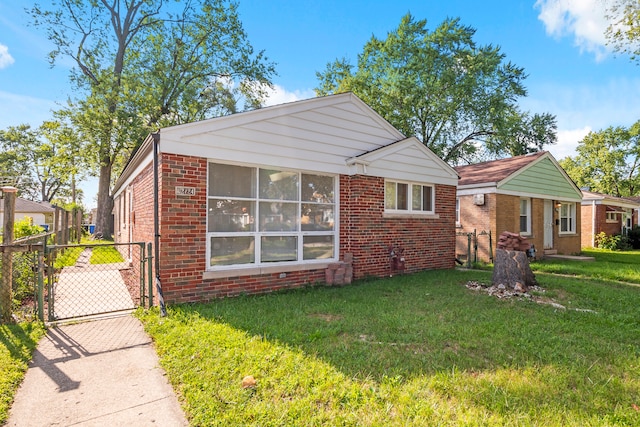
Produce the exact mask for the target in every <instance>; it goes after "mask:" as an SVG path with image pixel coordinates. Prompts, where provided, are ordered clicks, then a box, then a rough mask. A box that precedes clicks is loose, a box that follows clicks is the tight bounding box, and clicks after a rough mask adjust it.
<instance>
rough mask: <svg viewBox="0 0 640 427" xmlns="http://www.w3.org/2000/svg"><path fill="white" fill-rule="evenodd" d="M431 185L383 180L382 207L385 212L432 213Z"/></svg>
mask: <svg viewBox="0 0 640 427" xmlns="http://www.w3.org/2000/svg"><path fill="white" fill-rule="evenodd" d="M434 197H435V195H434V190H433V186H432V185H426V184H418V183H410V182H398V181H385V186H384V208H385V211H387V212H406V213H409V212H411V213H434Z"/></svg>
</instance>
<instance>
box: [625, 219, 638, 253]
mask: <svg viewBox="0 0 640 427" xmlns="http://www.w3.org/2000/svg"><path fill="white" fill-rule="evenodd" d="M627 236H628V237H629V243H631V247H632V248H633V249H640V226H638V225H634V226H633V228H632V229H631V230H629V232H628V233H627Z"/></svg>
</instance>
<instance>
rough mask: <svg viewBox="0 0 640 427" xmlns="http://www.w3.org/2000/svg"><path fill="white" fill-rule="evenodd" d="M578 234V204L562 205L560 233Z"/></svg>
mask: <svg viewBox="0 0 640 427" xmlns="http://www.w3.org/2000/svg"><path fill="white" fill-rule="evenodd" d="M575 232H576V204H575V203H561V204H560V233H567V234H568V233H575Z"/></svg>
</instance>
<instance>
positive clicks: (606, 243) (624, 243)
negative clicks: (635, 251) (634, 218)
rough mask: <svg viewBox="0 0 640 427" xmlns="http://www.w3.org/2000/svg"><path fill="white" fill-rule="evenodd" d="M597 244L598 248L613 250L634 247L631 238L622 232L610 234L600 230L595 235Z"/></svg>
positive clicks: (625, 249) (624, 249)
mask: <svg viewBox="0 0 640 427" xmlns="http://www.w3.org/2000/svg"><path fill="white" fill-rule="evenodd" d="M595 244H596V248H599V249H608V250H611V251H627V250H630V249H632V248H631V243H630V241H629V238H628V237H627V236H622V235H620V234H612V235H608V234H607V233H605V232H600V233H598V234H597V235H596V237H595Z"/></svg>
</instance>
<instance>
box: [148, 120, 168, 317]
mask: <svg viewBox="0 0 640 427" xmlns="http://www.w3.org/2000/svg"><path fill="white" fill-rule="evenodd" d="M151 137H152V138H153V233H154V243H153V248H154V254H153V256H154V258H155V270H156V292H157V293H158V302H159V303H160V304H159V305H160V316H162V317H166V316H167V307H166V306H165V304H164V296H163V295H162V284H161V283H160V222H159V217H160V215H159V214H158V210H159V206H158V202H159V199H160V197H159V194H158V193H159V189H158V185H159V184H158V164H159V161H158V149H159V148H160V131H158V132H155V133H152V134H151Z"/></svg>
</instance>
